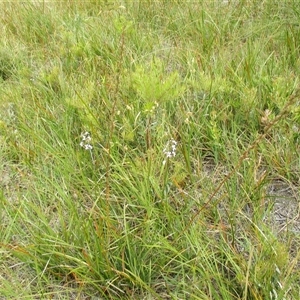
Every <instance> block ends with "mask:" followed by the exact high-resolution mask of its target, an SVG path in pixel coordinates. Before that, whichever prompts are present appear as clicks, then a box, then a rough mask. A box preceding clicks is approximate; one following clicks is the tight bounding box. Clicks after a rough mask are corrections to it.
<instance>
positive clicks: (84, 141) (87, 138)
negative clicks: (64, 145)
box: [79, 131, 93, 150]
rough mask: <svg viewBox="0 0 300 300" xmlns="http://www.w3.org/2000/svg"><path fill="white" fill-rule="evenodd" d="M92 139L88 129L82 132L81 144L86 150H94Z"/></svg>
mask: <svg viewBox="0 0 300 300" xmlns="http://www.w3.org/2000/svg"><path fill="white" fill-rule="evenodd" d="M91 141H92V138H91V135H90V133H89V132H87V131H86V132H83V133H82V134H81V142H80V144H79V145H80V147H82V148H83V149H85V150H92V149H93V146H92V145H91Z"/></svg>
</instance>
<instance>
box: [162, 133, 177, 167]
mask: <svg viewBox="0 0 300 300" xmlns="http://www.w3.org/2000/svg"><path fill="white" fill-rule="evenodd" d="M176 148H177V142H176V141H175V140H174V139H171V140H170V141H168V142H167V144H166V147H165V148H164V150H163V153H164V155H165V156H166V159H168V158H172V157H175V156H176ZM166 159H165V160H164V161H163V164H165V163H166Z"/></svg>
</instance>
